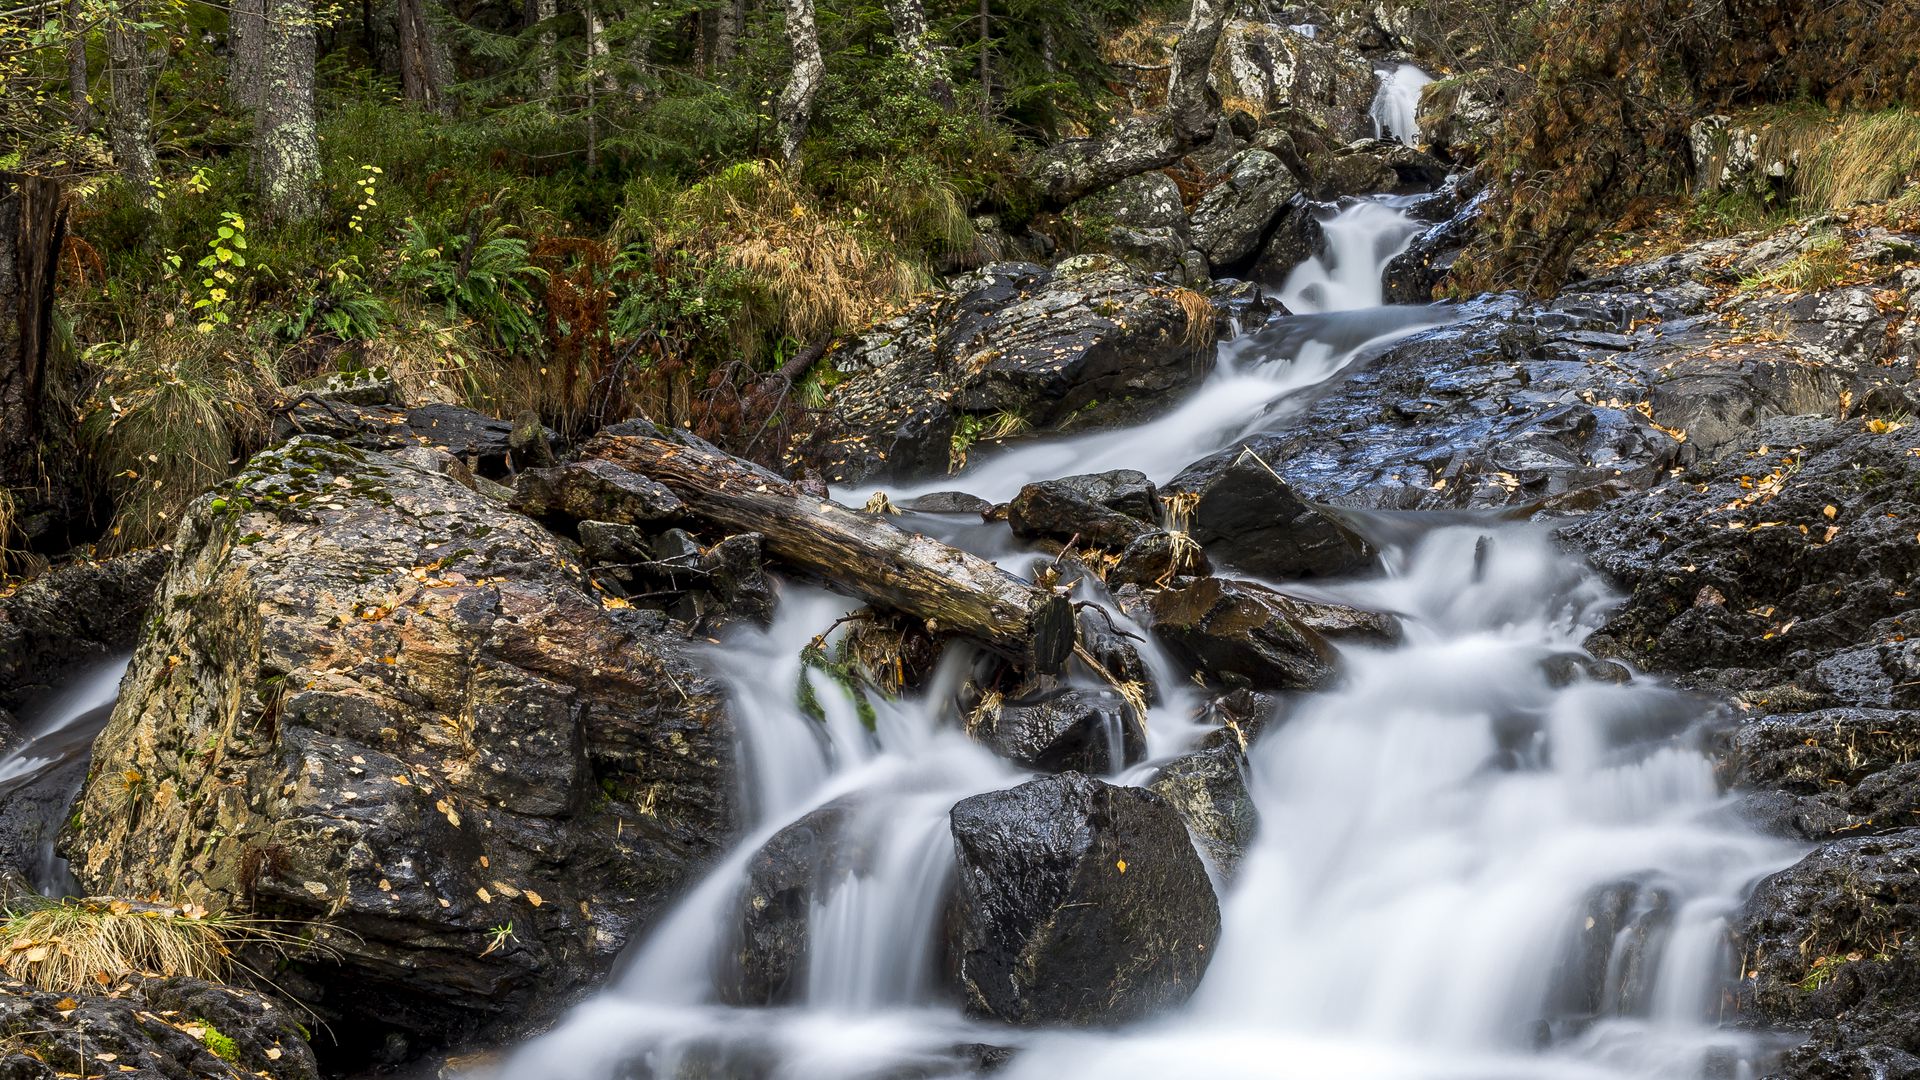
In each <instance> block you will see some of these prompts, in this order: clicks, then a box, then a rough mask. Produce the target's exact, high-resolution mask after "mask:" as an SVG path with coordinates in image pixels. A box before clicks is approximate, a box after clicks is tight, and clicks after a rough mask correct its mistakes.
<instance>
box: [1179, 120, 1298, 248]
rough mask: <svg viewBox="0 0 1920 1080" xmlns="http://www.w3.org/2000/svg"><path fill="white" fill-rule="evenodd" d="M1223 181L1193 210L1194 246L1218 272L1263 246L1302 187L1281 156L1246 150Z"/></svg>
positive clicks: (1222, 171) (1228, 167)
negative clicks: (1275, 222) (1276, 222)
mask: <svg viewBox="0 0 1920 1080" xmlns="http://www.w3.org/2000/svg"><path fill="white" fill-rule="evenodd" d="M1220 176H1221V178H1220V181H1219V183H1217V184H1215V185H1214V186H1213V187H1212V188H1209V189H1208V191H1207V193H1206V194H1205V195H1202V196H1201V197H1200V201H1199V203H1197V204H1195V206H1194V208H1193V232H1192V236H1193V246H1194V247H1195V248H1197V249H1199V251H1200V253H1201V254H1203V255H1205V256H1206V257H1207V263H1208V265H1209V266H1211V267H1212V268H1213V271H1214V272H1215V273H1216V274H1220V273H1225V272H1226V271H1227V270H1229V269H1231V268H1233V267H1235V266H1238V265H1239V264H1241V263H1243V262H1245V261H1246V260H1247V258H1248V257H1250V256H1251V255H1253V254H1254V253H1255V252H1256V251H1258V250H1259V249H1260V244H1261V241H1263V240H1265V239H1266V237H1267V233H1268V231H1269V229H1270V228H1271V226H1272V225H1273V221H1274V219H1275V218H1276V217H1278V216H1279V215H1280V213H1281V211H1282V210H1284V209H1286V208H1287V205H1288V200H1290V199H1292V198H1293V196H1294V195H1295V194H1296V193H1297V192H1298V191H1299V190H1300V182H1299V181H1298V180H1296V179H1295V178H1294V175H1293V173H1292V172H1290V171H1289V170H1288V169H1287V167H1286V166H1285V165H1283V164H1282V163H1281V161H1280V159H1279V158H1277V157H1275V156H1274V155H1272V154H1270V153H1268V152H1267V151H1265V150H1245V151H1242V152H1240V153H1239V154H1237V155H1235V156H1234V157H1233V158H1232V159H1231V160H1229V161H1228V162H1227V163H1226V165H1225V166H1223V167H1222V168H1221V169H1220Z"/></svg>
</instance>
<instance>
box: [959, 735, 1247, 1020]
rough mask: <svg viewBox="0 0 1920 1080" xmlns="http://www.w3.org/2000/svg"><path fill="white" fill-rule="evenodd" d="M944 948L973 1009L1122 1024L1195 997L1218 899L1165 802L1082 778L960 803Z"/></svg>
mask: <svg viewBox="0 0 1920 1080" xmlns="http://www.w3.org/2000/svg"><path fill="white" fill-rule="evenodd" d="M953 836H954V842H955V846H956V850H957V852H958V856H959V861H960V865H959V873H958V878H957V882H956V885H955V889H954V894H953V899H952V901H951V905H950V908H949V911H948V917H947V957H948V963H949V965H950V968H951V970H952V972H953V976H954V978H955V980H956V984H957V988H958V990H959V992H960V995H961V997H962V999H963V1001H964V1002H965V1004H966V1008H967V1011H968V1012H970V1013H972V1014H974V1015H976V1016H982V1017H991V1018H993V1019H996V1020H1000V1021H1003V1022H1005V1023H1010V1024H1017V1025H1023V1026H1024V1025H1039V1024H1076V1025H1093V1024H1098V1025H1111V1024H1122V1023H1128V1022H1131V1021H1135V1020H1139V1019H1142V1018H1145V1017H1147V1016H1151V1015H1153V1014H1154V1013H1156V1012H1160V1011H1162V1010H1164V1009H1167V1008H1170V1007H1172V1006H1175V1005H1178V1004H1179V1003H1180V1002H1182V1001H1184V1000H1186V998H1187V997H1188V996H1189V995H1191V994H1192V993H1193V990H1194V988H1195V987H1196V986H1197V985H1198V984H1199V981H1200V976H1201V975H1202V974H1203V973H1204V972H1205V971H1206V967H1207V962H1208V960H1209V958H1210V956H1211V950H1212V949H1213V946H1214V943H1215V941H1216V940H1217V939H1218V937H1219V934H1220V908H1219V904H1218V901H1217V900H1216V899H1215V898H1214V894H1213V886H1212V885H1211V884H1210V883H1209V882H1208V880H1207V874H1206V868H1205V867H1204V866H1203V865H1202V864H1201V862H1200V857H1199V856H1198V855H1196V854H1195V853H1194V850H1193V844H1192V842H1191V841H1190V840H1189V839H1188V837H1187V830H1186V826H1185V825H1184V824H1183V823H1182V822H1181V820H1180V817H1179V815H1178V814H1176V813H1175V812H1174V811H1173V809H1172V808H1171V807H1169V806H1168V805H1167V804H1166V802H1165V801H1164V800H1162V799H1161V798H1160V797H1159V796H1158V795H1155V794H1153V793H1152V792H1149V791H1146V790H1144V789H1141V788H1126V787H1115V786H1113V785H1111V784H1106V783H1102V782H1101V781H1099V780H1093V779H1090V778H1088V777H1085V776H1081V775H1079V774H1077V773H1067V774H1064V775H1061V776H1050V777H1043V778H1041V779H1038V780H1032V781H1029V782H1027V783H1025V784H1022V785H1020V786H1019V787H1016V788H1013V789H1010V790H1007V791H995V792H989V793H987V794H985V795H976V796H973V797H972V798H969V799H964V800H962V801H961V802H960V804H959V805H957V806H955V807H954V808H953Z"/></svg>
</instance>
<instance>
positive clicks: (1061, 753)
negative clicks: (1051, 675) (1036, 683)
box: [969, 688, 1147, 775]
mask: <svg viewBox="0 0 1920 1080" xmlns="http://www.w3.org/2000/svg"><path fill="white" fill-rule="evenodd" d="M969 727H970V729H972V730H973V733H974V735H975V737H976V738H978V739H980V740H981V741H982V742H984V743H986V744H987V745H988V746H990V747H992V748H993V750H994V752H995V753H998V754H999V755H1000V756H1001V757H1004V758H1006V759H1007V760H1009V761H1011V762H1013V763H1014V764H1016V765H1022V766H1025V767H1026V768H1029V769H1038V770H1040V771H1041V772H1067V771H1072V772H1081V773H1088V774H1090V775H1104V774H1107V773H1112V772H1116V771H1118V770H1119V769H1121V768H1124V767H1126V766H1128V765H1132V764H1135V763H1137V762H1139V761H1140V760H1141V759H1143V758H1145V757H1146V756H1147V733H1146V730H1145V729H1144V728H1142V727H1141V725H1140V720H1139V718H1138V717H1136V716H1135V715H1134V713H1133V709H1132V707H1131V706H1129V705H1128V704H1127V703H1126V701H1124V700H1123V699H1122V698H1121V697H1120V695H1119V694H1117V693H1115V692H1114V691H1111V690H1089V689H1084V688H1071V689H1064V690H1054V691H1049V692H1046V693H1042V694H1039V695H1035V696H1033V697H1030V698H1023V699H1020V700H1017V701H1006V702H1002V703H1000V704H999V706H998V707H996V708H989V709H985V710H982V711H981V713H980V714H979V715H978V720H977V726H976V725H975V724H970V725H969Z"/></svg>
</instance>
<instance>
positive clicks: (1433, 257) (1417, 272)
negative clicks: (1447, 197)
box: [1380, 188, 1493, 304]
mask: <svg viewBox="0 0 1920 1080" xmlns="http://www.w3.org/2000/svg"><path fill="white" fill-rule="evenodd" d="M1492 198H1493V195H1492V189H1491V188H1488V189H1485V190H1483V191H1481V192H1480V193H1479V194H1478V195H1475V196H1474V197H1473V198H1471V199H1469V200H1468V201H1467V203H1466V205H1464V206H1461V207H1460V208H1458V209H1457V210H1456V211H1455V212H1454V213H1453V214H1452V215H1451V216H1449V217H1447V218H1445V219H1443V220H1441V221H1439V222H1437V223H1435V224H1433V225H1431V226H1429V227H1428V228H1427V230H1426V231H1425V232H1422V233H1420V234H1419V235H1417V236H1415V237H1414V238H1413V239H1412V240H1410V241H1408V242H1407V249H1406V250H1405V251H1402V252H1401V253H1400V254H1398V255H1396V256H1394V257H1393V258H1392V259H1391V260H1389V261H1388V263H1387V268H1386V270H1385V271H1383V272H1382V273H1381V275H1380V280H1381V284H1382V286H1383V288H1384V295H1385V298H1386V301H1387V303H1389V304H1425V303H1429V302H1431V301H1432V300H1433V298H1434V293H1435V292H1436V291H1437V290H1438V289H1439V288H1440V286H1441V284H1442V283H1444V282H1445V281H1446V280H1447V275H1449V274H1451V273H1452V272H1453V264H1454V262H1455V261H1456V260H1458V259H1459V257H1460V252H1461V251H1463V250H1465V249H1466V246H1467V243H1468V241H1470V240H1472V239H1473V237H1474V235H1475V231H1476V229H1477V228H1478V226H1479V220H1480V215H1481V214H1483V213H1484V212H1485V211H1486V206H1487V203H1488V202H1489V201H1491V199H1492Z"/></svg>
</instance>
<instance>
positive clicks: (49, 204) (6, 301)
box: [0, 173, 67, 547]
mask: <svg viewBox="0 0 1920 1080" xmlns="http://www.w3.org/2000/svg"><path fill="white" fill-rule="evenodd" d="M66 231H67V215H66V212H65V210H64V209H63V208H62V207H61V203H60V184H59V183H58V182H57V181H54V180H50V179H48V178H46V177H43V176H28V175H25V174H22V173H0V494H4V493H5V492H6V491H7V490H9V489H20V488H27V487H33V486H36V485H38V484H39V483H40V481H41V479H42V476H41V472H42V470H41V468H40V460H39V458H40V455H39V450H40V444H41V439H42V436H43V434H44V433H45V432H44V426H43V425H44V421H45V417H46V413H47V410H46V408H45V404H44V398H45V394H44V391H45V389H46V378H47V347H48V342H49V340H50V338H51V333H52V325H53V279H54V269H55V266H56V263H57V260H58V259H59V256H60V245H61V242H62V240H63V239H64V238H65V236H66ZM0 527H3V526H0ZM6 539H7V537H6V536H4V535H0V547H4V546H5V541H6Z"/></svg>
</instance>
